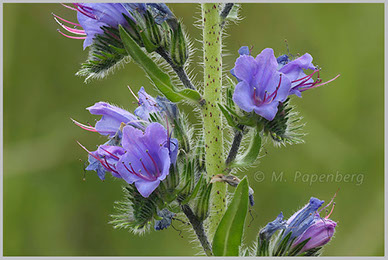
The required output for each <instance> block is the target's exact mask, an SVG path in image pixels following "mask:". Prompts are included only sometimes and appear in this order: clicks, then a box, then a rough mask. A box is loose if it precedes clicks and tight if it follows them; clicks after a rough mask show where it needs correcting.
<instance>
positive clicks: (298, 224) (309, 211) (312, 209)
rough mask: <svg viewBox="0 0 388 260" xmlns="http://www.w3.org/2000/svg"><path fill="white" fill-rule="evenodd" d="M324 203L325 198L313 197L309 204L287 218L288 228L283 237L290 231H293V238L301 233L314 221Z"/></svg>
mask: <svg viewBox="0 0 388 260" xmlns="http://www.w3.org/2000/svg"><path fill="white" fill-rule="evenodd" d="M323 203H324V201H323V200H319V199H317V198H314V197H311V199H310V201H309V203H308V204H306V205H305V206H304V207H303V208H302V209H300V210H299V211H297V212H296V213H294V215H292V216H291V217H290V218H289V219H288V220H287V229H286V230H285V232H284V235H283V237H284V236H286V235H287V234H288V233H289V232H292V236H291V237H292V238H293V237H298V236H299V235H301V234H302V233H303V232H304V231H305V230H306V229H307V228H308V227H309V226H310V225H311V224H312V223H313V222H314V216H315V213H316V212H317V210H318V209H319V208H320V207H321V206H322V204H323Z"/></svg>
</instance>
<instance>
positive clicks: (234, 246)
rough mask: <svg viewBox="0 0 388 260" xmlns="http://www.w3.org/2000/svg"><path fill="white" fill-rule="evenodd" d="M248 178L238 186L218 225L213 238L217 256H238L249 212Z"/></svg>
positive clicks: (214, 252) (214, 251)
mask: <svg viewBox="0 0 388 260" xmlns="http://www.w3.org/2000/svg"><path fill="white" fill-rule="evenodd" d="M248 189H249V185H248V180H247V179H246V178H244V179H243V180H242V181H241V182H240V183H239V184H238V186H237V188H236V191H235V192H234V195H233V200H232V202H231V203H230V205H229V207H228V209H227V210H226V212H225V214H224V216H223V217H222V219H221V222H220V224H219V225H218V227H217V230H216V233H215V234H214V239H213V254H214V255H215V256H238V255H239V248H240V245H241V241H242V235H243V231H244V223H245V218H246V216H247V213H248Z"/></svg>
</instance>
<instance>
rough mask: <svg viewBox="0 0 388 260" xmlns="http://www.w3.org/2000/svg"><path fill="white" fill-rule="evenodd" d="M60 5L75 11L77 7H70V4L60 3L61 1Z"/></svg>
mask: <svg viewBox="0 0 388 260" xmlns="http://www.w3.org/2000/svg"><path fill="white" fill-rule="evenodd" d="M61 5H62V6H64V7H66V8H68V9H70V10H73V11H77V9H75V8H74V7H71V6H68V5H65V4H62V3H61Z"/></svg>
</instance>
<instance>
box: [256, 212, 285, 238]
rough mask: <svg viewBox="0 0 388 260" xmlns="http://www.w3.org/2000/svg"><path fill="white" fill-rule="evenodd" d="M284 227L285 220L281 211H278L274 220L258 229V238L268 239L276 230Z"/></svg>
mask: <svg viewBox="0 0 388 260" xmlns="http://www.w3.org/2000/svg"><path fill="white" fill-rule="evenodd" d="M284 228H286V221H284V220H283V212H280V214H279V215H278V216H277V217H276V219H275V220H274V221H272V222H269V223H268V224H267V225H266V226H265V227H264V228H263V229H261V230H260V233H259V236H260V239H261V240H270V239H271V237H272V235H273V234H275V232H276V231H278V230H280V229H284Z"/></svg>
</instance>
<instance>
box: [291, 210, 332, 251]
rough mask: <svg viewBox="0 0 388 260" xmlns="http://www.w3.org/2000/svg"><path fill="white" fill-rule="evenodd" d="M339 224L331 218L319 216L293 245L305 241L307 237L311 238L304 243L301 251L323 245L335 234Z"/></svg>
mask: <svg viewBox="0 0 388 260" xmlns="http://www.w3.org/2000/svg"><path fill="white" fill-rule="evenodd" d="M336 226H337V223H336V222H334V221H332V220H331V219H322V218H319V217H318V218H317V219H316V220H315V222H314V224H312V225H311V226H310V227H309V228H308V229H307V230H306V231H305V232H304V233H303V234H302V235H300V236H299V237H298V238H297V239H296V240H295V242H294V243H293V244H292V247H295V246H296V245H297V244H299V243H301V242H303V241H305V240H306V239H309V238H310V240H309V241H308V242H307V243H306V244H305V245H304V247H303V248H302V250H301V251H300V253H302V252H306V251H308V250H310V249H313V248H317V247H321V246H324V245H326V244H327V243H328V242H329V241H330V239H331V238H332V237H333V235H334V229H335V227H336Z"/></svg>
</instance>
